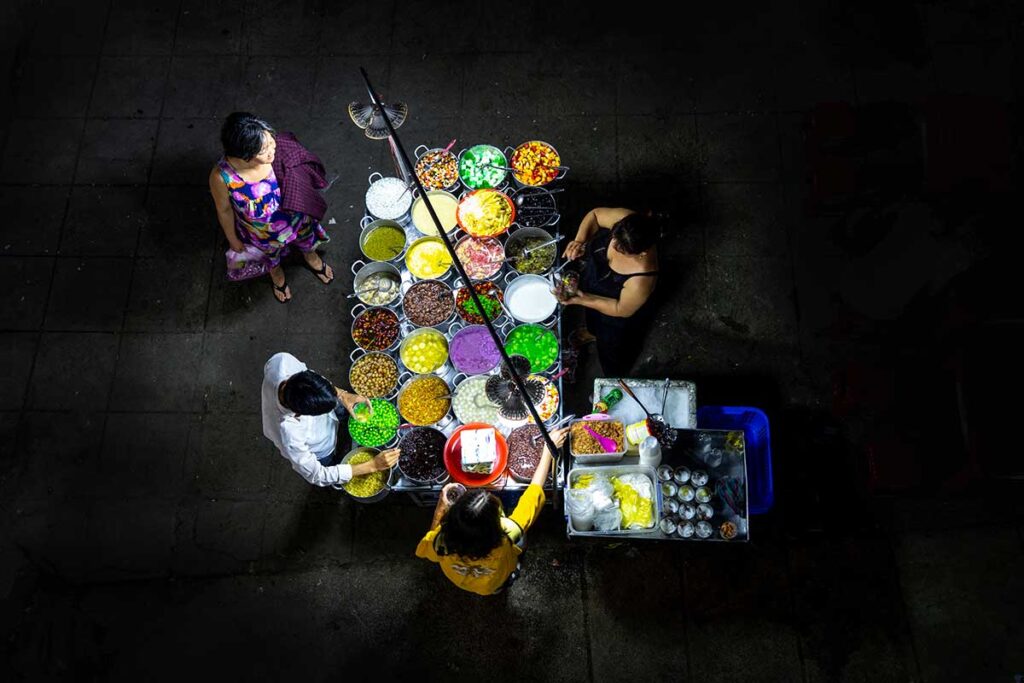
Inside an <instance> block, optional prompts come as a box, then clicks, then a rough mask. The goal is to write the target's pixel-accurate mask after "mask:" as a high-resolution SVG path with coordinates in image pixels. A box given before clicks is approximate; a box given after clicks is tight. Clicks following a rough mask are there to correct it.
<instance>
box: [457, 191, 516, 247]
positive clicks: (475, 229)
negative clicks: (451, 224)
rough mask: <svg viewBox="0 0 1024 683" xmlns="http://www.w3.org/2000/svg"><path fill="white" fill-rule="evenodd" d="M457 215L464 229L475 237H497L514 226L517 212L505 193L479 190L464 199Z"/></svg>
mask: <svg viewBox="0 0 1024 683" xmlns="http://www.w3.org/2000/svg"><path fill="white" fill-rule="evenodd" d="M455 215H456V218H457V219H458V222H459V225H460V226H462V229H463V230H465V231H466V232H468V233H469V234H470V235H472V236H473V237H495V236H497V235H501V234H503V233H504V232H506V231H507V230H508V227H509V226H510V225H512V221H513V220H514V219H515V215H516V210H515V206H514V205H513V204H512V200H511V199H509V198H508V195H506V194H505V193H504V192H499V191H498V190H477V191H475V192H470V193H469V194H467V195H466V196H465V197H463V198H462V200H461V201H460V202H459V206H458V209H457V210H456V212H455Z"/></svg>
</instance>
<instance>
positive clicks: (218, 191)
mask: <svg viewBox="0 0 1024 683" xmlns="http://www.w3.org/2000/svg"><path fill="white" fill-rule="evenodd" d="M210 194H211V195H212V196H213V205H214V206H215V207H216V208H217V222H218V223H220V229H221V230H223V231H224V237H226V238H227V240H228V245H229V246H230V247H231V248H232V249H233V250H234V251H242V250H243V249H244V248H245V247H244V245H243V244H242V242H241V241H240V240H239V239H238V236H237V235H236V234H235V211H234V209H232V208H231V197H230V196H228V186H227V185H225V184H224V181H223V180H221V178H220V173H219V172H218V171H217V169H216V168H215V169H213V170H212V171H210Z"/></svg>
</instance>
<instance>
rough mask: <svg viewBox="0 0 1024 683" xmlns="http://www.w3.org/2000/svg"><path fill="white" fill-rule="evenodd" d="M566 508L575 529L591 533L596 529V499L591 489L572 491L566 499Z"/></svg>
mask: <svg viewBox="0 0 1024 683" xmlns="http://www.w3.org/2000/svg"><path fill="white" fill-rule="evenodd" d="M565 507H566V510H567V511H568V512H569V519H570V521H571V522H572V527H573V528H574V529H576V530H577V531H589V530H591V529H593V528H594V514H595V511H594V499H593V497H592V496H591V492H590V489H571V490H570V491H569V494H568V495H567V496H566V497H565Z"/></svg>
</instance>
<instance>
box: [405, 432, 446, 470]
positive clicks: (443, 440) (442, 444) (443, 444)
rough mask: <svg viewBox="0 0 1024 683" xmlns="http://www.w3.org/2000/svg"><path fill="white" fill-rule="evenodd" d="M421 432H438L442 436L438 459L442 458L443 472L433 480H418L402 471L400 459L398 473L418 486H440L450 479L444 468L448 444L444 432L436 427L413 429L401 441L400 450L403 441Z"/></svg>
mask: <svg viewBox="0 0 1024 683" xmlns="http://www.w3.org/2000/svg"><path fill="white" fill-rule="evenodd" d="M421 431H431V432H436V433H438V434H440V435H441V440H440V443H441V452H440V453H439V454H438V457H439V458H440V462H441V470H442V472H441V473H440V474H439V475H438V476H436V477H434V478H433V479H417V478H416V477H411V476H409V474H408V472H406V471H405V470H403V469H402V459H401V457H399V460H398V464H397V465H396V467H397V468H398V471H399V472H401V473H402V476H403V477H405V478H406V479H408V480H409V481H412V482H415V483H417V484H439V483H441V482H444V481H446V480H447V479H448V470H447V468H446V467H445V466H444V446H445V444H446V443H447V437H446V436H445V434H444V432H442V431H441V430H440V429H437V428H435V427H413V428H412V429H410V430H409V431H408V433H406V434H405V435H404V436H402V439H401V441H399V442H398V448H399V449H401V448H402V441H405V439H407V438H408V437H409V435H410V434H412V433H413V432H421Z"/></svg>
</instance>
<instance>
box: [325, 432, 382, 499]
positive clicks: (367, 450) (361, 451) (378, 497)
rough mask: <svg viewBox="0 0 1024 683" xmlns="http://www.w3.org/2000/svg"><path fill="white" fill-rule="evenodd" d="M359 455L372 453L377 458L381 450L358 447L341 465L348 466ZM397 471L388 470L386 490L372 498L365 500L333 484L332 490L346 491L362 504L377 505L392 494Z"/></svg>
mask: <svg viewBox="0 0 1024 683" xmlns="http://www.w3.org/2000/svg"><path fill="white" fill-rule="evenodd" d="M358 453H370V454H371V455H374V456H376V455H377V454H379V453H380V449H378V448H368V447H366V446H357V447H356V448H353V449H352V450H350V451H349V452H348V453H346V454H345V457H343V458H342V459H341V463H340V464H342V465H347V464H348V461H349V460H351V459H352V456H353V455H356V454H358ZM395 470H396V468H395V467H392V468H390V469H389V470H388V476H387V480H386V481H385V482H384V488H382V489H381V490H380V491H378V492H377V493H375V494H373V495H372V496H366V497H365V498H363V497H360V496H356V495H353V494H351V493H349V492H348V491H345V487H344V485H341V484H332V488H335V489H338V490H339V491H345V493H346V494H348V497H349V498H351V499H352V500H355V501H358V502H360V503H376V502H377V501H380V500H383V499H384V498H386V497H387V495H388V494H389V493H391V487H392V486H394V485H395V482H396V480H397V476H396V474H395Z"/></svg>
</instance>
